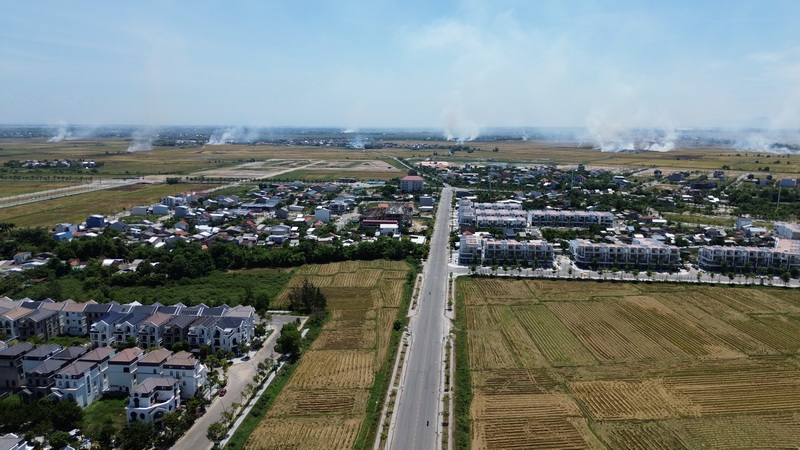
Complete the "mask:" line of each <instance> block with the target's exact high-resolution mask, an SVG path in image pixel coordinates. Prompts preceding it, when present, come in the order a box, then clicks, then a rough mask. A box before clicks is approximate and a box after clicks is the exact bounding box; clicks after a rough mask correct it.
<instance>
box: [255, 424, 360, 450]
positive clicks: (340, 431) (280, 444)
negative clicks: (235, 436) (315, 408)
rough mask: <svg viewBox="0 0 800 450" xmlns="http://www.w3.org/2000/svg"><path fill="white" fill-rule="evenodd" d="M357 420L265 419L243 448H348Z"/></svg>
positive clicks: (353, 441)
mask: <svg viewBox="0 0 800 450" xmlns="http://www.w3.org/2000/svg"><path fill="white" fill-rule="evenodd" d="M361 421H362V418H361V417H347V416H344V417H342V416H332V417H317V418H309V417H267V418H265V419H264V420H262V421H261V423H260V424H259V426H258V428H256V430H255V431H253V434H251V435H250V438H249V439H248V440H247V444H245V448H248V449H258V450H260V449H287V448H303V449H320V450H328V449H331V448H352V447H353V443H355V440H356V436H357V435H358V429H359V427H360V426H361Z"/></svg>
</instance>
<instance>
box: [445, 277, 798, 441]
mask: <svg viewBox="0 0 800 450" xmlns="http://www.w3.org/2000/svg"><path fill="white" fill-rule="evenodd" d="M504 282H509V284H508V285H507V286H503V285H502V283H504ZM524 282H525V283H527V285H528V288H529V290H530V293H531V294H530V295H531V298H527V299H526V298H523V297H517V296H518V295H520V296H521V295H522V294H521V292H522V290H521V289H520V288H519V287H518V286H517V283H519V281H517V280H502V279H491V280H487V279H483V278H469V279H467V278H464V279H459V281H458V286H457V289H458V299H459V314H458V316H457V326H458V327H459V329H461V330H464V334H465V338H466V339H465V341H466V342H465V344H466V346H467V352H466V355H465V356H461V357H459V358H458V360H457V363H456V364H457V366H458V365H461V364H464V365H466V366H467V367H469V370H470V378H471V385H472V393H473V397H472V402H471V406H470V409H469V411H468V414H469V416H470V419H471V420H472V422H471V424H470V433H469V437H468V439H469V443H471V445H472V446H473V447H474V448H538V447H541V448H593V447H606V448H613V449H617V448H619V449H641V450H644V449H665V450H666V449H680V448H686V449H694V448H725V449H728V448H796V447H798V446H800V357H798V356H797V355H798V353H800V313H798V312H797V308H799V307H800V292H797V291H787V290H778V289H745V288H728V287H707V286H692V285H668V284H664V285H661V284H620V283H587V282H570V281H562V280H559V281H550V280H525V281H524ZM494 291H496V292H499V293H500V294H499V295H492V294H491V292H494ZM509 299H511V300H512V301H509ZM463 442H464V441H460V442H457V445H458V444H461V443H463ZM465 445H466V444H465Z"/></svg>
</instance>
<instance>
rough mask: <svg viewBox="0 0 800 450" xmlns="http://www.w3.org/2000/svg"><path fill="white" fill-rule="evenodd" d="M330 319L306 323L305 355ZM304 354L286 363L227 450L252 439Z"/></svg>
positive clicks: (230, 441) (238, 446)
mask: <svg viewBox="0 0 800 450" xmlns="http://www.w3.org/2000/svg"><path fill="white" fill-rule="evenodd" d="M329 319H330V314H328V317H326V319H325V321H324V322H322V323H317V324H312V323H311V321H308V322H306V323H307V324H308V333H307V334H306V338H305V339H303V353H305V352H306V350H308V349H309V348H311V344H313V343H314V340H315V339H317V337H319V334H320V332H322V327H323V326H324V325H325V322H327V321H328V320H329ZM302 359H303V357H302V353H301V356H300V359H299V360H297V361H296V362H294V363H290V362H288V361H287V362H286V364H285V365H284V366H283V370H281V371H280V372H278V374H277V375H275V379H274V380H272V383H270V385H269V387H268V388H267V389H266V390H265V391H264V394H262V395H261V397H259V399H258V401H257V402H256V403H255V405H253V408H252V409H251V410H250V413H249V414H248V415H247V417H245V418H244V420H243V421H242V423H241V424H240V425H239V428H237V429H236V432H235V433H234V434H233V436H231V438H230V440H228V443H227V444H226V445H225V448H226V449H243V448H244V446H245V444H246V443H247V439H248V438H250V435H251V434H252V433H253V431H254V430H255V429H256V428H258V424H259V423H261V419H263V418H264V416H265V415H266V414H267V412H269V409H270V408H271V407H272V405H273V404H274V403H275V400H276V399H277V398H278V394H280V393H281V391H282V390H283V388H284V386H286V383H288V382H289V380H290V379H291V378H292V374H293V373H294V371H295V369H297V366H299V365H300V362H301V361H302Z"/></svg>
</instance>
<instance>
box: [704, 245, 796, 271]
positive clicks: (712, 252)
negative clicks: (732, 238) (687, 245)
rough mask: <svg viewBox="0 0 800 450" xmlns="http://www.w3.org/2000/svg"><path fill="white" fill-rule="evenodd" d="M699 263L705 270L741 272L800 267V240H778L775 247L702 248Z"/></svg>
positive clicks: (713, 246) (709, 246) (712, 246)
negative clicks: (741, 270)
mask: <svg viewBox="0 0 800 450" xmlns="http://www.w3.org/2000/svg"><path fill="white" fill-rule="evenodd" d="M697 261H698V263H699V264H700V266H701V267H703V268H705V269H712V270H721V269H730V270H740V269H745V270H747V269H758V268H762V267H765V268H785V269H791V268H793V267H800V240H794V239H777V242H776V243H775V246H774V247H743V246H734V247H722V246H719V245H707V246H704V247H700V251H699V253H698V256H697Z"/></svg>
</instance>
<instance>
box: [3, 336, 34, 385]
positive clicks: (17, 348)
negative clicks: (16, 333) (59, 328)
mask: <svg viewBox="0 0 800 450" xmlns="http://www.w3.org/2000/svg"><path fill="white" fill-rule="evenodd" d="M31 350H33V344H29V343H27V342H20V343H19V344H14V345H12V346H10V347H6V348H4V349H2V350H0V393H13V392H15V391H16V390H17V389H19V387H20V385H21V384H22V380H23V379H24V376H25V371H24V369H23V367H22V357H23V356H24V355H25V354H26V353H28V352H29V351H31Z"/></svg>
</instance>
